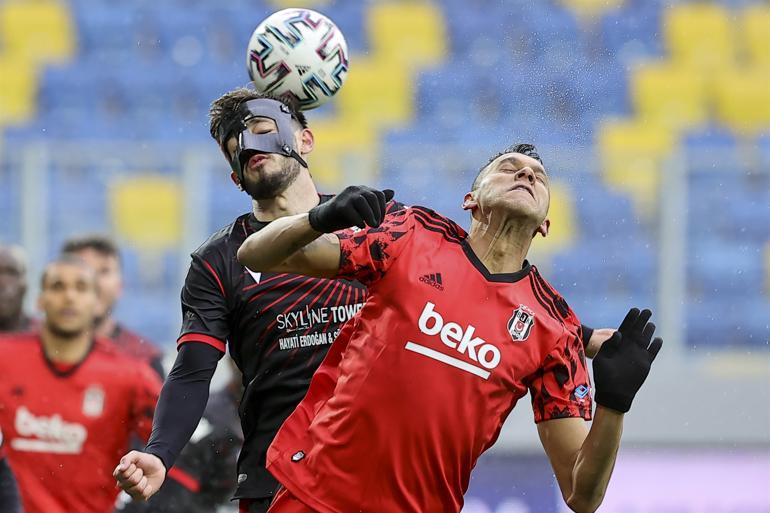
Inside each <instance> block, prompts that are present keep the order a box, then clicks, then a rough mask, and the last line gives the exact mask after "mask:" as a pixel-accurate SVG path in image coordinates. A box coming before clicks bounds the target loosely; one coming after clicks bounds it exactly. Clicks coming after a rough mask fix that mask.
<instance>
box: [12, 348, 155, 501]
mask: <svg viewBox="0 0 770 513" xmlns="http://www.w3.org/2000/svg"><path fill="white" fill-rule="evenodd" d="M0 354H2V355H3V358H1V359H0V427H1V428H2V431H3V435H4V436H5V452H6V455H7V458H8V461H9V462H10V464H11V468H12V469H13V471H14V473H15V475H16V479H17V480H18V482H19V489H20V491H21V495H22V500H23V505H24V511H25V512H26V513H72V512H77V513H105V512H108V511H111V510H112V507H113V504H114V503H115V499H116V497H117V495H118V490H117V488H116V487H115V480H114V479H113V477H112V471H113V469H114V468H115V464H116V462H117V461H118V460H119V459H120V457H121V456H122V455H123V454H124V453H125V451H126V450H128V445H129V440H130V437H131V436H132V435H138V436H139V437H140V438H141V439H142V440H147V438H148V437H149V434H150V430H151V429H152V416H153V410H154V408H155V403H156V402H157V399H158V393H159V391H160V380H159V379H158V377H157V376H156V375H155V373H154V372H153V371H152V370H151V369H150V368H149V367H148V366H147V365H146V364H144V363H143V362H141V361H139V360H137V359H135V358H131V357H129V356H127V355H125V354H123V353H122V352H121V351H119V350H117V349H116V348H115V347H114V345H113V344H112V343H110V342H108V341H102V340H97V341H95V342H94V343H93V346H92V347H91V349H90V350H89V352H88V354H87V356H86V357H85V358H84V359H83V360H82V361H81V362H80V363H78V364H76V365H68V366H62V365H60V364H58V363H57V362H54V361H51V360H49V359H48V358H47V356H46V354H45V352H44V351H43V348H42V343H41V342H40V339H39V336H38V335H35V334H18V335H6V336H3V337H0Z"/></svg>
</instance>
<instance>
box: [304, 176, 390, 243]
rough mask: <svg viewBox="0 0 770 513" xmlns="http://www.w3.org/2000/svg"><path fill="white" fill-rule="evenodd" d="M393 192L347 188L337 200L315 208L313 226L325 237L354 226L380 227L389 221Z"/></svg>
mask: <svg viewBox="0 0 770 513" xmlns="http://www.w3.org/2000/svg"><path fill="white" fill-rule="evenodd" d="M391 199H393V191H391V190H389V189H386V190H384V191H380V190H377V189H372V188H371V187H367V186H365V185H351V186H350V187H346V188H345V190H343V191H342V192H341V193H339V194H338V195H337V196H335V197H334V199H332V200H330V201H327V202H325V203H321V204H320V205H318V206H317V207H313V208H312V209H311V210H310V212H309V213H308V214H309V221H310V226H312V227H313V229H314V230H316V231H318V232H321V233H332V232H336V231H339V230H344V229H345V228H350V227H351V226H358V227H359V228H366V227H367V226H371V227H377V226H379V225H380V224H381V223H382V218H383V217H385V212H386V209H387V203H388V202H389V201H390V200H391Z"/></svg>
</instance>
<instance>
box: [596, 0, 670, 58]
mask: <svg viewBox="0 0 770 513" xmlns="http://www.w3.org/2000/svg"><path fill="white" fill-rule="evenodd" d="M656 4H657V2H644V1H639V2H631V3H630V5H629V6H627V7H625V8H621V9H619V10H616V11H608V12H607V14H606V15H605V16H604V17H603V18H602V21H601V32H602V40H603V43H604V51H603V52H602V55H603V56H604V57H605V58H608V59H613V60H618V61H620V62H622V63H624V64H632V63H634V62H636V61H638V60H639V59H653V58H656V57H659V56H662V55H663V53H664V49H663V41H662V37H661V36H660V34H661V28H660V26H661V13H662V7H661V5H656Z"/></svg>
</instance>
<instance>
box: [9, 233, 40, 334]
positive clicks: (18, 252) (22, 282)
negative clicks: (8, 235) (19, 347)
mask: <svg viewBox="0 0 770 513" xmlns="http://www.w3.org/2000/svg"><path fill="white" fill-rule="evenodd" d="M26 293H27V263H26V259H25V258H24V251H23V250H22V249H21V248H19V247H17V246H6V245H2V244H0V332H8V331H29V330H32V329H34V328H35V322H34V321H33V320H32V319H31V318H30V317H29V316H28V315H27V314H25V313H24V296H25V295H26Z"/></svg>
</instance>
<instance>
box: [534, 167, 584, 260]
mask: <svg viewBox="0 0 770 513" xmlns="http://www.w3.org/2000/svg"><path fill="white" fill-rule="evenodd" d="M576 215H577V214H576V213H575V207H574V205H573V202H572V195H571V194H570V191H569V189H568V188H567V187H566V186H565V185H564V184H561V183H559V182H555V181H554V182H551V206H550V208H549V210H548V218H549V219H550V220H551V226H550V229H549V231H548V236H547V237H546V238H542V237H540V236H535V239H534V242H533V244H532V249H533V251H535V252H536V254H537V255H538V257H539V256H541V255H550V254H552V253H555V252H557V251H560V250H562V249H564V248H565V247H567V246H569V245H571V244H572V243H573V241H574V240H575V237H576V233H575V216H576Z"/></svg>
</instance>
